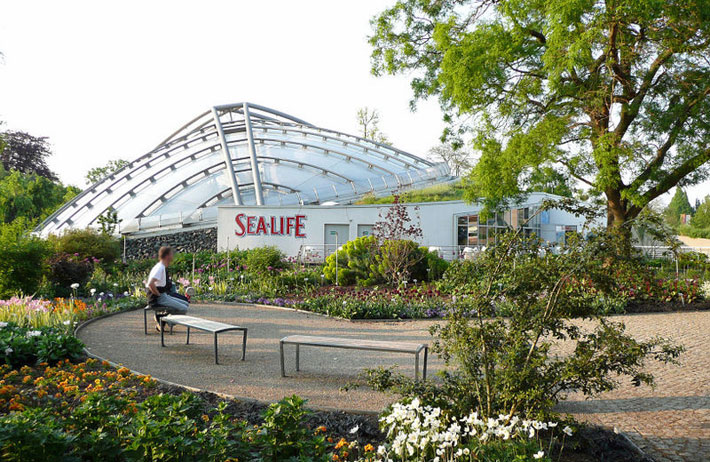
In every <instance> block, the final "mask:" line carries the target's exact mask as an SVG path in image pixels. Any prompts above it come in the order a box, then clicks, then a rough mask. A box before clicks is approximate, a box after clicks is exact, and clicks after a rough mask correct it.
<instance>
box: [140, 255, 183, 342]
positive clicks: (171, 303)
mask: <svg viewBox="0 0 710 462" xmlns="http://www.w3.org/2000/svg"><path fill="white" fill-rule="evenodd" d="M158 259H159V261H158V263H156V264H155V266H153V269H151V270H150V275H149V276H148V283H147V284H146V286H145V287H146V289H147V290H146V292H147V294H148V304H149V305H150V306H151V307H160V310H156V312H155V322H156V329H157V330H158V331H160V320H159V317H158V311H166V312H168V313H170V314H185V313H187V309H188V307H189V306H190V302H189V300H188V298H187V297H185V296H184V295H181V294H179V293H177V290H176V289H175V286H174V285H173V282H172V280H171V279H170V274H169V272H168V267H169V266H170V263H171V262H172V261H173V249H171V248H170V247H161V248H160V250H159V251H158Z"/></svg>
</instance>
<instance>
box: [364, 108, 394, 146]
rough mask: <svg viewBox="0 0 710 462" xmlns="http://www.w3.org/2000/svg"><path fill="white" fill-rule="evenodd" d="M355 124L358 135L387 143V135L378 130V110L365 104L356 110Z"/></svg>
mask: <svg viewBox="0 0 710 462" xmlns="http://www.w3.org/2000/svg"><path fill="white" fill-rule="evenodd" d="M357 124H358V125H359V126H360V136H362V137H363V138H366V139H368V140H372V141H376V142H378V143H389V140H388V139H387V135H385V134H384V133H382V131H380V111H378V110H377V109H370V108H368V107H367V106H365V107H362V108H360V109H358V110H357Z"/></svg>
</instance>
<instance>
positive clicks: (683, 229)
mask: <svg viewBox="0 0 710 462" xmlns="http://www.w3.org/2000/svg"><path fill="white" fill-rule="evenodd" d="M678 234H680V235H681V236H688V237H693V238H696V239H710V228H700V227H695V226H691V225H680V226H678Z"/></svg>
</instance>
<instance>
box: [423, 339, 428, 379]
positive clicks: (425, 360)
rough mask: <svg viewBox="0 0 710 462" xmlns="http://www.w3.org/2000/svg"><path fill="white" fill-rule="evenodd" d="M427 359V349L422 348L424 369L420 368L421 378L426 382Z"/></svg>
mask: <svg viewBox="0 0 710 462" xmlns="http://www.w3.org/2000/svg"><path fill="white" fill-rule="evenodd" d="M428 359H429V347H424V367H423V368H422V378H423V379H424V381H426V366H427V360H428Z"/></svg>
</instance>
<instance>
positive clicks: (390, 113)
mask: <svg viewBox="0 0 710 462" xmlns="http://www.w3.org/2000/svg"><path fill="white" fill-rule="evenodd" d="M386 5H387V3H385V2H382V1H381V0H379V1H378V0H359V1H357V2H333V1H315V0H304V1H301V2H294V1H281V0H278V1H277V0H269V1H259V2H246V1H234V0H233V1H200V2H196V1H188V2H184V1H176V0H173V1H158V0H151V1H145V0H142V1H133V0H125V1H123V2H97V1H77V0H69V1H63V2H57V1H56V0H50V1H35V0H23V1H4V2H2V3H1V4H0V52H2V53H3V54H4V58H1V61H0V121H4V122H5V126H4V128H5V129H13V130H24V131H27V132H29V133H31V134H33V135H37V136H47V137H49V140H50V142H51V145H52V148H53V151H54V155H53V156H52V157H51V158H50V160H49V164H50V167H51V168H52V169H53V170H54V171H55V172H57V173H58V174H59V177H60V179H61V180H62V181H64V182H65V183H70V184H74V185H78V186H82V187H83V186H84V185H85V184H84V175H85V173H86V171H87V170H88V169H90V168H92V167H97V166H102V165H104V164H106V162H108V161H109V160H111V159H117V158H123V159H127V160H131V159H133V158H136V157H138V156H140V155H142V154H145V153H146V152H148V151H150V150H151V149H153V148H154V147H155V146H156V145H157V144H158V143H159V142H160V141H162V140H163V139H165V138H166V137H167V136H168V135H170V134H171V133H173V132H174V131H175V130H176V129H177V128H178V127H180V126H181V125H182V124H184V123H185V122H187V121H188V120H190V119H192V118H193V117H194V116H196V115H197V114H199V113H201V112H203V111H205V110H207V109H209V108H210V107H211V106H213V105H217V104H227V103H235V102H241V101H249V102H252V103H256V104H261V105H264V106H267V107H271V108H273V109H277V110H280V111H282V112H286V113H288V114H291V115H294V116H296V117H299V118H301V119H304V120H306V121H308V122H310V123H313V124H315V125H320V126H323V127H327V128H330V129H334V130H339V131H344V132H348V133H357V132H358V126H357V122H356V113H357V110H358V108H360V107H363V106H368V107H371V108H377V109H378V110H379V112H380V128H381V130H382V131H383V132H384V133H385V134H386V135H387V136H388V138H389V139H390V141H391V142H392V144H393V145H394V146H396V147H398V148H400V149H403V150H405V151H409V152H411V153H413V154H417V155H422V156H424V155H426V154H427V151H428V150H429V149H430V148H432V147H433V146H436V145H437V144H438V143H439V137H440V135H441V133H442V130H443V128H444V123H443V122H442V118H441V111H440V109H439V106H438V103H437V101H436V100H431V101H425V102H420V103H418V108H417V111H416V112H412V111H410V106H409V101H410V99H411V96H412V93H411V89H410V86H409V80H410V77H411V76H406V75H405V76H397V77H375V76H373V75H372V74H371V72H370V51H371V49H370V46H369V45H368V43H367V36H368V35H369V34H370V31H371V29H370V24H369V20H370V18H371V17H372V16H374V15H375V14H377V13H378V12H379V11H381V10H382V9H383V8H384V7H385V6H386ZM688 192H689V196H690V199H691V203H692V202H694V200H695V198H696V197H702V196H704V195H705V194H708V193H710V184H709V183H705V184H703V185H699V186H696V187H694V188H691V189H690V190H689V191H688ZM665 200H666V202H667V200H668V199H667V198H666V199H665Z"/></svg>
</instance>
